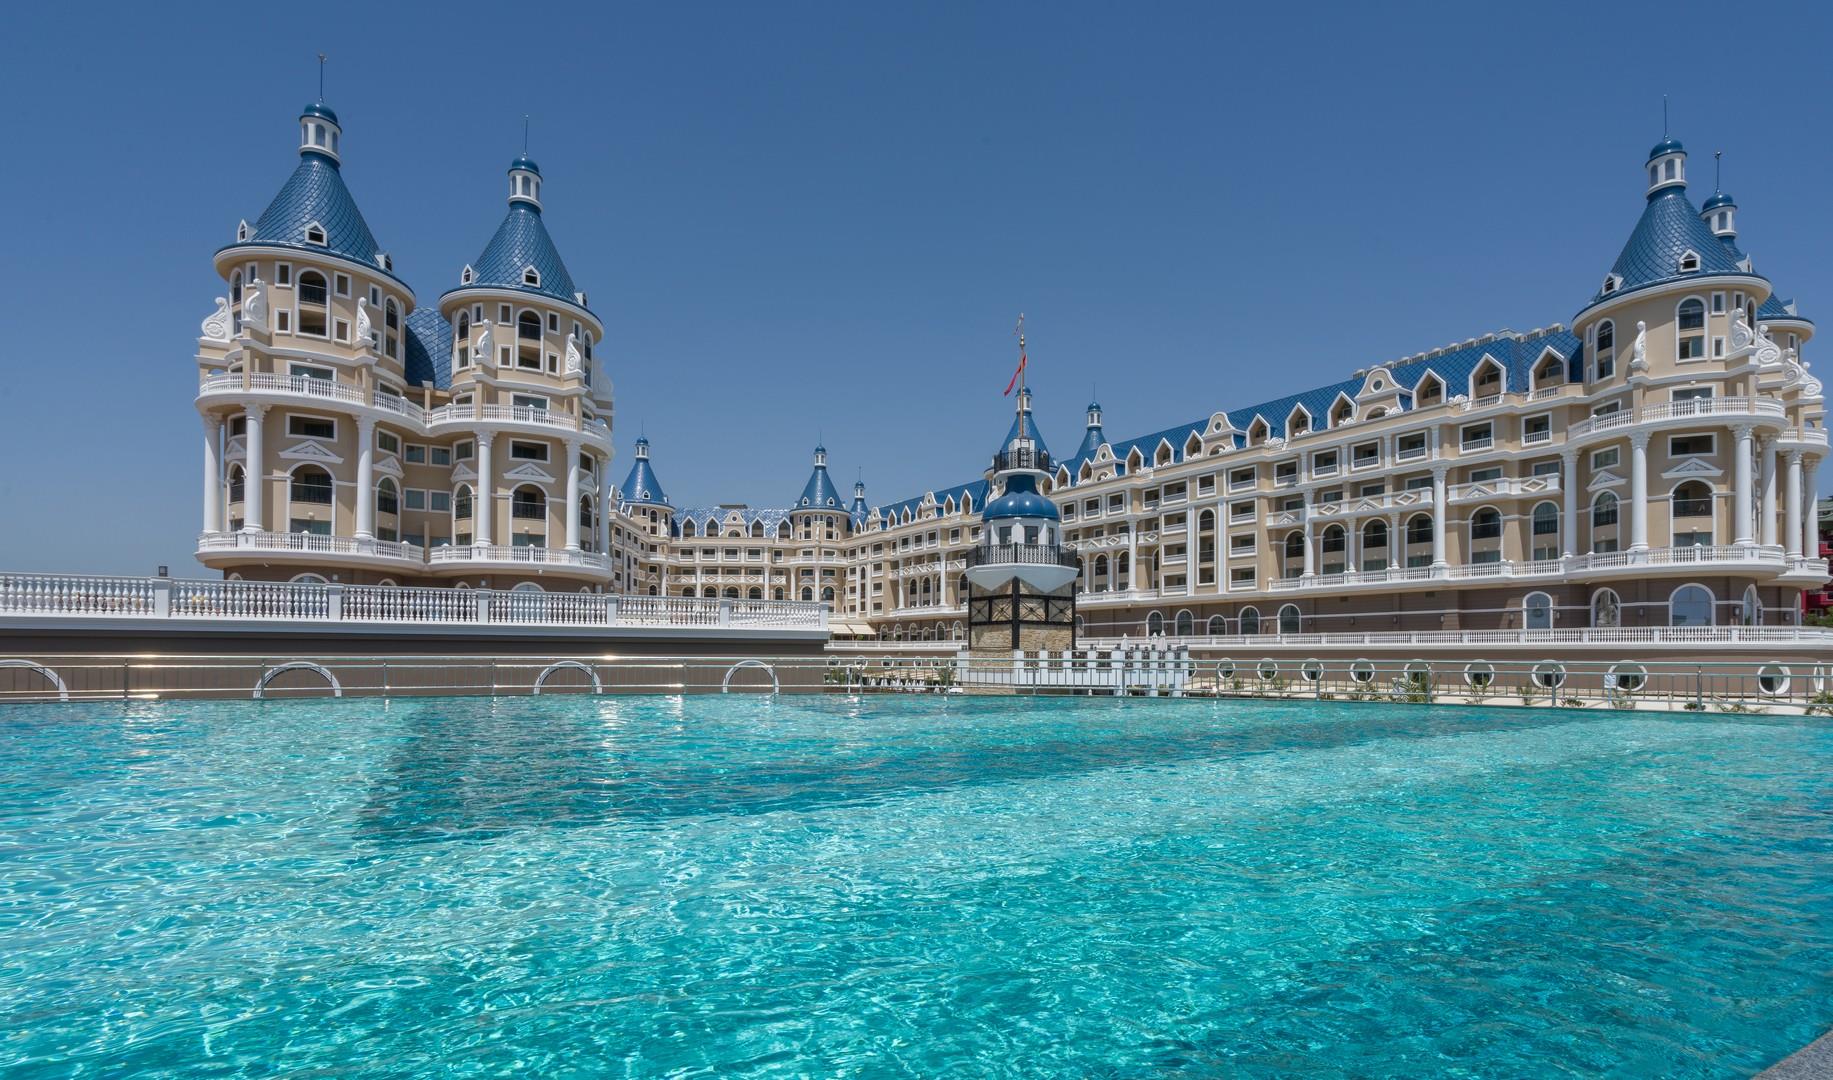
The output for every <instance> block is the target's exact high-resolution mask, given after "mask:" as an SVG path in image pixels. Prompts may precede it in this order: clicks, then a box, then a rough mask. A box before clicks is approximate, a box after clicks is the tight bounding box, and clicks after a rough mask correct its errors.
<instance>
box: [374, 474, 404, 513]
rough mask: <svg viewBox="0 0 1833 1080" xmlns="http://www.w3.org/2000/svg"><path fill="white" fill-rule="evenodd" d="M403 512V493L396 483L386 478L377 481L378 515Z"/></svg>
mask: <svg viewBox="0 0 1833 1080" xmlns="http://www.w3.org/2000/svg"><path fill="white" fill-rule="evenodd" d="M400 512H401V492H400V489H398V488H396V487H395V482H394V481H393V480H391V479H389V478H388V477H386V476H384V477H383V478H382V479H380V480H378V481H376V513H378V514H398V513H400Z"/></svg>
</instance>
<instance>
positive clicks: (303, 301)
mask: <svg viewBox="0 0 1833 1080" xmlns="http://www.w3.org/2000/svg"><path fill="white" fill-rule="evenodd" d="M295 280H296V281H297V282H298V285H297V286H296V287H295V288H294V290H293V292H294V295H295V298H296V299H297V301H298V305H297V306H298V308H299V314H298V317H297V319H296V320H295V322H294V326H293V330H294V333H299V334H310V335H311V336H313V337H324V336H325V327H326V325H327V324H328V320H329V313H330V301H329V290H327V289H326V288H325V276H324V275H323V274H321V273H319V272H318V271H316V270H301V271H300V272H299V277H298V278H296V279H295Z"/></svg>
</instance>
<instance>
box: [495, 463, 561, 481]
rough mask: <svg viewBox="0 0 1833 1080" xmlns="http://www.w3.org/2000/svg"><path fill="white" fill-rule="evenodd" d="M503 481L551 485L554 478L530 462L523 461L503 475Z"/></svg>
mask: <svg viewBox="0 0 1833 1080" xmlns="http://www.w3.org/2000/svg"><path fill="white" fill-rule="evenodd" d="M503 479H505V480H532V481H534V482H535V483H537V484H551V483H553V482H554V478H553V477H552V476H550V475H549V474H548V473H547V472H546V471H544V470H543V469H541V467H540V466H538V465H536V464H535V463H534V462H532V461H525V462H523V463H522V464H520V465H517V466H516V467H515V468H513V469H510V470H509V471H508V472H506V473H504V474H503Z"/></svg>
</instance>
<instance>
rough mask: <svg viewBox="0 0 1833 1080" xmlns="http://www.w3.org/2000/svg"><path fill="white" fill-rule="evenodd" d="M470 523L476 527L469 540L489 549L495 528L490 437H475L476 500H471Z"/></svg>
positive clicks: (494, 477)
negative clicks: (471, 516)
mask: <svg viewBox="0 0 1833 1080" xmlns="http://www.w3.org/2000/svg"><path fill="white" fill-rule="evenodd" d="M471 513H472V515H473V518H472V521H473V523H474V524H475V525H476V526H477V528H476V529H474V530H473V532H472V536H471V540H472V542H473V543H474V544H475V545H476V546H478V547H489V546H490V537H491V534H492V533H493V532H494V531H495V527H496V475H495V471H494V470H493V469H491V467H490V436H488V435H479V436H478V437H477V498H475V499H473V500H472V509H471Z"/></svg>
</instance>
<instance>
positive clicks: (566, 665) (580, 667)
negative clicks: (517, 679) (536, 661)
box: [534, 660, 605, 695]
mask: <svg viewBox="0 0 1833 1080" xmlns="http://www.w3.org/2000/svg"><path fill="white" fill-rule="evenodd" d="M565 670H571V671H583V672H585V673H586V678H588V679H591V680H592V692H593V693H594V694H602V693H604V692H605V684H604V683H601V682H599V681H598V672H596V671H594V670H592V667H591V665H589V664H583V663H581V662H579V661H578V660H559V661H556V662H554V663H552V664H549V665H547V667H545V668H543V669H542V670H541V674H539V675H537V676H535V689H534V693H535V694H536V695H539V694H540V693H541V688H542V687H543V686H546V685H547V677H548V676H549V675H552V674H553V673H554V672H556V671H565Z"/></svg>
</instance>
